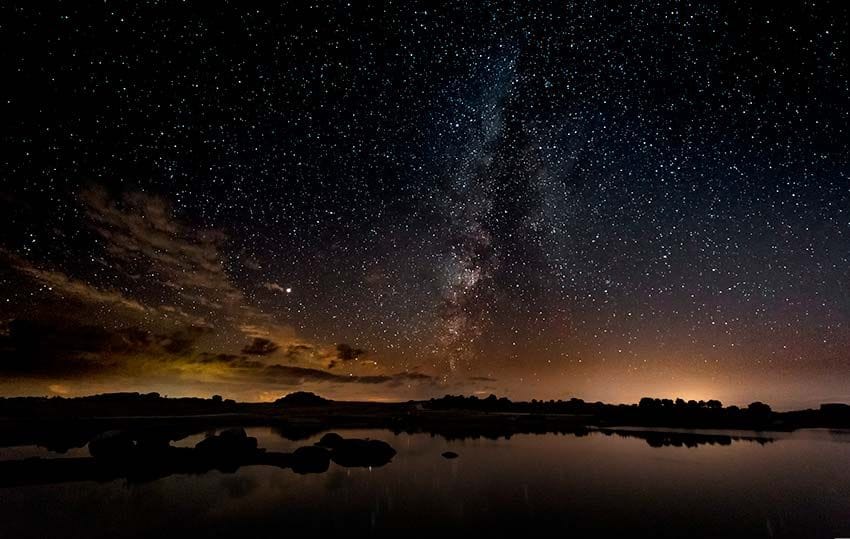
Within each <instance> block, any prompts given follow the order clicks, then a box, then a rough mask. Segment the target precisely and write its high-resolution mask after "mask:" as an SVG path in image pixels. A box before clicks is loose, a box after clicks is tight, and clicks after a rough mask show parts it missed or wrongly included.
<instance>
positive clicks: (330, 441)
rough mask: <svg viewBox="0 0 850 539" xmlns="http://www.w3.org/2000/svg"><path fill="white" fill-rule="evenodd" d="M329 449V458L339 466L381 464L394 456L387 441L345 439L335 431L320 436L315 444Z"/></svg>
mask: <svg viewBox="0 0 850 539" xmlns="http://www.w3.org/2000/svg"><path fill="white" fill-rule="evenodd" d="M316 445H318V446H320V447H327V448H328V449H330V450H331V455H330V456H331V460H332V461H334V462H335V463H336V464H339V465H340V466H346V467H355V466H360V467H369V466H373V467H375V466H383V465H384V464H386V463H388V462H389V461H390V460H392V458H393V457H394V456H395V449H393V448H392V446H391V445H390V444H388V443H387V442H382V441H381V440H369V439H365V440H364V439H359V438H349V439H345V438H343V437H342V436H340V435H339V434H337V433H335V432H329V433H328V434H325V435H324V436H322V439H321V440H319V442H318V443H317V444H316Z"/></svg>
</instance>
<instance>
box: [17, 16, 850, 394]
mask: <svg viewBox="0 0 850 539" xmlns="http://www.w3.org/2000/svg"><path fill="white" fill-rule="evenodd" d="M137 4H138V5H137ZM608 4H609V3H606V2H596V1H587V2H582V1H576V2H532V3H525V2H446V3H444V5H441V6H438V5H436V4H432V3H421V2H416V1H389V0H387V1H383V2H366V1H363V2H360V1H352V2H326V3H313V2H284V3H282V4H280V5H279V6H274V7H270V5H269V4H267V3H263V4H257V5H253V4H252V3H251V2H200V1H198V2H191V1H187V2H178V1H163V2H144V3H133V2H55V3H52V5H40V4H39V5H36V4H33V3H30V2H21V3H15V2H6V3H4V4H3V6H2V7H0V39H2V47H0V51H2V52H0V58H2V70H3V73H4V75H3V80H4V82H3V84H2V88H0V96H2V102H0V107H2V118H3V121H2V122H1V123H2V125H1V126H0V129H2V140H3V151H2V155H3V159H2V160H0V215H2V217H0V219H2V220H3V226H2V227H0V292H2V295H0V301H2V308H0V393H2V394H5V395H30V394H33V395H79V394H88V393H93V392H100V391H118V390H122V391H124V390H130V391H159V392H161V393H163V394H169V395H200V396H209V395H211V394H213V393H220V394H223V395H225V396H227V397H232V398H237V399H242V400H269V399H274V398H277V397H279V396H280V395H281V394H285V393H287V392H290V391H294V390H298V389H301V390H311V391H316V392H318V393H321V394H323V395H326V396H329V397H332V398H339V399H355V398H356V399H376V400H403V399H409V398H422V397H430V396H437V395H442V394H445V393H452V394H457V393H464V394H482V395H486V394H489V393H497V394H499V395H507V396H509V397H511V398H515V399H530V398H543V399H551V398H554V399H558V398H569V397H573V396H576V397H581V398H584V399H586V400H605V401H611V402H634V401H636V400H637V399H639V398H640V397H641V396H644V395H651V396H674V397H675V396H682V397H684V398H697V399H700V398H705V399H707V398H719V399H721V400H723V401H724V402H727V403H730V404H731V403H746V402H750V401H752V400H764V401H767V402H770V403H772V404H773V405H774V406H775V407H778V408H780V409H781V408H788V407H797V406H812V405H817V404H818V403H819V402H824V401H835V400H839V401H847V400H850V352H848V350H850V326H848V324H850V288H848V284H850V280H849V279H850V272H848V268H850V260H848V259H849V258H850V205H848V204H850V162H848V161H850V159H848V156H850V152H849V151H848V150H850V76H848V74H850V61H849V60H850V35H848V32H850V30H848V29H850V17H848V9H850V8H848V6H847V5H846V3H842V2H799V3H790V2H779V3H775V4H776V5H774V6H766V7H764V6H756V5H751V4H752V3H750V2H662V1H651V2H627V3H622V4H618V5H608Z"/></svg>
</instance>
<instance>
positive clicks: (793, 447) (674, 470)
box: [0, 428, 850, 538]
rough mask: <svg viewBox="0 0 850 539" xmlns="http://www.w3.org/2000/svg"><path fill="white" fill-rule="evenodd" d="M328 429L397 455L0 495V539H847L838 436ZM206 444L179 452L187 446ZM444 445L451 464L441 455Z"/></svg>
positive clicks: (277, 445) (274, 442) (846, 478)
mask: <svg viewBox="0 0 850 539" xmlns="http://www.w3.org/2000/svg"><path fill="white" fill-rule="evenodd" d="M248 431H249V434H250V435H251V436H256V437H257V438H258V439H259V442H260V446H261V447H265V448H267V449H268V450H270V451H291V450H293V449H294V448H296V447H298V446H301V445H306V444H308V443H312V442H313V441H316V440H317V439H318V438H319V436H316V437H315V438H311V439H308V440H303V441H298V442H293V441H289V440H286V439H284V438H281V437H280V436H279V435H278V434H276V433H275V432H274V431H273V430H271V429H269V428H251V429H248ZM338 432H340V433H342V434H343V435H344V436H346V437H355V436H356V437H370V438H375V439H381V440H385V441H387V442H389V443H390V444H391V445H392V446H393V447H394V448H395V449H396V450H397V451H398V454H397V455H396V457H395V458H394V459H393V461H392V462H391V463H390V464H388V465H386V466H384V467H381V468H374V469H365V468H342V467H339V466H337V465H335V464H331V468H330V470H329V471H328V472H326V473H323V474H315V475H297V474H295V473H293V472H292V471H291V470H288V469H278V468H272V467H263V466H252V467H244V468H241V469H240V470H238V471H237V472H236V473H232V474H225V473H220V472H210V473H207V474H204V475H175V476H170V477H167V478H165V479H160V480H156V481H153V482H150V483H144V484H127V482H126V481H123V480H120V481H112V482H107V483H96V482H78V483H66V484H59V485H47V486H29V487H20V488H6V489H0V537H60V536H62V537H87V538H94V537H126V536H146V537H150V536H152V535H153V534H164V533H166V534H169V535H170V534H174V533H177V532H188V531H192V532H193V533H195V534H197V533H199V532H200V533H207V534H208V535H209V536H210V537H221V536H236V535H242V536H245V537H251V536H256V537H270V536H274V537H278V536H285V535H286V534H287V533H289V532H291V531H292V530H297V529H303V528H308V529H312V530H322V529H325V530H337V531H341V532H346V533H347V532H351V531H352V530H355V529H374V530H413V531H417V532H425V531H429V530H445V529H451V530H463V529H466V530H474V529H489V530H492V531H497V532H502V533H504V532H509V531H518V532H519V531H527V530H533V529H535V528H544V527H545V528H546V529H555V530H562V531H563V532H565V533H564V536H570V533H567V532H572V534H573V536H600V535H611V534H622V536H623V537H628V536H632V537H634V536H642V535H647V536H663V537H685V536H689V537H729V536H734V537H739V536H740V537H841V536H845V537H847V536H850V443H848V442H850V434H848V433H835V432H828V431H800V432H796V433H793V434H785V435H780V436H779V437H778V438H776V439H775V441H773V442H771V443H757V442H754V441H736V442H733V443H732V444H731V445H700V446H698V447H690V448H689V447H652V446H650V445H649V444H648V443H647V441H646V440H643V439H640V438H631V437H623V436H618V435H611V436H606V435H603V434H600V433H591V434H590V435H588V436H583V437H575V436H573V435H557V434H547V435H517V436H514V437H513V438H511V439H509V440H505V439H501V440H483V439H479V440H465V441H447V440H445V439H443V438H440V437H432V436H430V435H428V434H415V435H407V434H400V435H394V434H392V433H391V432H387V431H378V430H373V431H364V430H358V431H338ZM732 434H745V433H732ZM202 436H203V435H198V436H197V437H193V438H190V439H185V440H182V441H181V442H178V444H179V445H189V446H191V445H194V443H195V442H197V441H198V440H199V439H200V438H201V437H202ZM446 450H453V451H456V452H457V453H459V454H460V458H458V459H455V460H446V459H444V458H442V457H441V456H440V454H441V453H442V452H443V451H446ZM78 453H81V454H83V455H84V454H85V450H82V451H79V452H78ZM37 454H41V455H46V453H45V452H44V450H41V449H38V448H28V447H19V448H5V449H0V458H4V459H9V458H22V457H27V456H33V455H37ZM53 456H56V455H53ZM56 457H57V458H61V457H63V456H62V455H59V456H56ZM60 532H61V533H60ZM248 534H252V535H248Z"/></svg>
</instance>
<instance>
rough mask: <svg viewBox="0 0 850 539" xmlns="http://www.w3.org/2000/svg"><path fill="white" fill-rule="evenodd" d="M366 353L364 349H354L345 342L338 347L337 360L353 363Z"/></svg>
mask: <svg viewBox="0 0 850 539" xmlns="http://www.w3.org/2000/svg"><path fill="white" fill-rule="evenodd" d="M365 353H366V350H363V349H362V348H352V347H351V345H349V344H346V343H344V342H343V343H339V344H337V345H336V358H337V359H338V360H340V361H351V360H352V359H357V358H358V357H360V356H362V355H363V354H365Z"/></svg>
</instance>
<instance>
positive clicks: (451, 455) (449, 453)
mask: <svg viewBox="0 0 850 539" xmlns="http://www.w3.org/2000/svg"><path fill="white" fill-rule="evenodd" d="M459 456H460V455H458V454H457V453H455V452H454V451H445V452H444V453H443V458H444V459H456V458H458V457H459Z"/></svg>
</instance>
